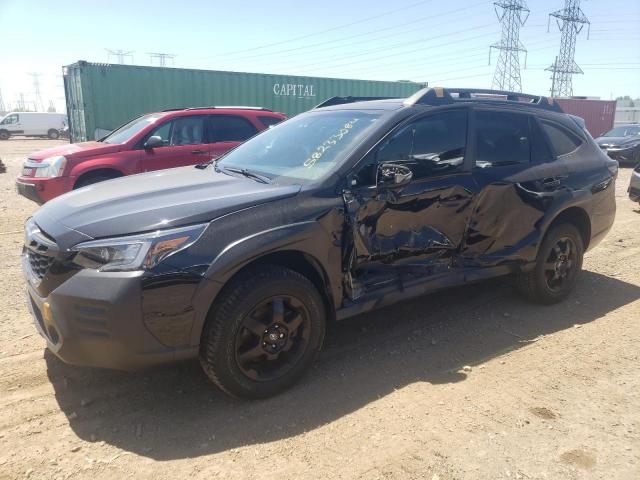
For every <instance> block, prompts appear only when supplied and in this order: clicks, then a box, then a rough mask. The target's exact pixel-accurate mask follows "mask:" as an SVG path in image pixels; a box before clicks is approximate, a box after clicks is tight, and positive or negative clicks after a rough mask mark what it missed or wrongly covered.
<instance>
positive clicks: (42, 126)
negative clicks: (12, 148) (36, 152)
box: [0, 112, 67, 140]
mask: <svg viewBox="0 0 640 480" xmlns="http://www.w3.org/2000/svg"><path fill="white" fill-rule="evenodd" d="M66 124H67V116H66V115H65V114H64V113H43V112H9V113H7V114H6V115H5V116H4V118H3V119H2V120H1V121H0V140H7V139H8V138H9V137H11V136H12V135H23V136H32V137H49V138H54V139H55V138H58V137H59V136H60V130H61V129H62V128H63V127H64V126H65V125H66Z"/></svg>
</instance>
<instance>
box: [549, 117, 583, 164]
mask: <svg viewBox="0 0 640 480" xmlns="http://www.w3.org/2000/svg"><path fill="white" fill-rule="evenodd" d="M541 123H542V128H543V129H544V131H545V132H546V134H547V136H548V137H549V141H550V142H551V145H552V146H553V149H554V150H555V152H556V155H558V156H561V155H566V154H567V153H571V152H573V151H574V150H575V149H576V148H578V147H579V146H580V143H581V142H580V139H579V138H578V137H577V136H576V135H575V134H573V133H571V132H570V131H569V130H568V129H567V128H564V127H561V126H560V125H558V124H555V123H551V122H548V121H546V120H542V121H541Z"/></svg>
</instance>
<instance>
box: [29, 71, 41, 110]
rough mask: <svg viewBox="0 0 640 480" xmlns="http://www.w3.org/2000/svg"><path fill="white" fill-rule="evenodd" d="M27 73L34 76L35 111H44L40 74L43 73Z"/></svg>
mask: <svg viewBox="0 0 640 480" xmlns="http://www.w3.org/2000/svg"><path fill="white" fill-rule="evenodd" d="M27 75H31V77H33V98H34V100H33V106H34V108H35V111H36V112H39V111H44V103H43V102H42V95H41V94H40V76H41V75H42V74H41V73H34V72H29V73H28V74H27Z"/></svg>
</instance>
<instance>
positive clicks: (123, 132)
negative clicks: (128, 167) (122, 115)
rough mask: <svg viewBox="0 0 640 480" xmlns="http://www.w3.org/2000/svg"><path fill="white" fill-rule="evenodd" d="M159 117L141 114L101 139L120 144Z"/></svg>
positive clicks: (105, 141)
mask: <svg viewBox="0 0 640 480" xmlns="http://www.w3.org/2000/svg"><path fill="white" fill-rule="evenodd" d="M159 118H160V116H159V115H153V114H152V115H143V116H142V117H138V118H136V119H135V120H131V121H130V122H129V123H127V124H125V125H123V126H122V127H120V128H118V129H117V130H116V131H114V132H111V133H110V134H109V135H107V136H106V137H104V138H103V139H102V140H101V141H102V142H104V143H113V144H122V143H126V142H128V141H129V140H130V139H131V138H132V137H133V136H135V135H136V134H138V133H140V132H141V131H142V130H144V129H145V128H147V127H148V126H149V125H151V124H153V123H155V122H156V121H157V120H158V119H159Z"/></svg>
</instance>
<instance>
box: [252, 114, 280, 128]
mask: <svg viewBox="0 0 640 480" xmlns="http://www.w3.org/2000/svg"><path fill="white" fill-rule="evenodd" d="M258 120H260V123H262V124H263V125H264V126H265V127H267V128H269V127H270V126H272V125H276V124H278V123H280V122H281V121H282V120H284V119H283V118H278V117H267V116H266V115H258Z"/></svg>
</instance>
